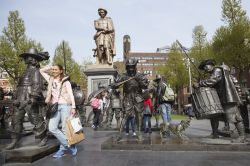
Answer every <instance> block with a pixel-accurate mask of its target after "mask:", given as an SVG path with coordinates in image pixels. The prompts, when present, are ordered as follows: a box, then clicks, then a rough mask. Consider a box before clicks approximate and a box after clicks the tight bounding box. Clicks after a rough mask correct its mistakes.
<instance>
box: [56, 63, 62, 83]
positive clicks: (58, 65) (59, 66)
mask: <svg viewBox="0 0 250 166" xmlns="http://www.w3.org/2000/svg"><path fill="white" fill-rule="evenodd" d="M54 66H57V67H58V68H59V70H61V71H62V73H61V75H60V80H62V79H63V75H64V70H63V67H62V65H60V64H54Z"/></svg>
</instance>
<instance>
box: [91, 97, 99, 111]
mask: <svg viewBox="0 0 250 166" xmlns="http://www.w3.org/2000/svg"><path fill="white" fill-rule="evenodd" d="M90 105H91V107H92V108H94V109H97V108H98V107H99V106H100V102H99V99H97V98H94V99H93V100H92V101H91V103H90Z"/></svg>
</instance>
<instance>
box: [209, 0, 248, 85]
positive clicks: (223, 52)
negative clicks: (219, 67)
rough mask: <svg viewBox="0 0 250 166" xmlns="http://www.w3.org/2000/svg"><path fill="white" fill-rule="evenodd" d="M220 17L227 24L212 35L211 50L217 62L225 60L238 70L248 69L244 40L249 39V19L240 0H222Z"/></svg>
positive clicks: (240, 78)
mask: <svg viewBox="0 0 250 166" xmlns="http://www.w3.org/2000/svg"><path fill="white" fill-rule="evenodd" d="M222 9H223V12H222V17H223V18H224V20H225V21H226V22H227V23H228V26H221V27H220V28H218V29H217V30H216V33H215V35H214V37H213V43H212V47H213V52H214V55H215V59H216V60H217V62H220V63H221V62H225V63H226V64H227V65H229V66H230V67H234V68H235V69H237V70H238V72H239V80H240V81H241V80H242V74H243V71H245V70H249V66H250V48H249V47H248V45H247V44H246V42H245V41H246V40H249V39H250V21H249V19H248V17H247V16H246V12H245V11H244V10H242V8H241V1H240V0H224V1H223V5H222Z"/></svg>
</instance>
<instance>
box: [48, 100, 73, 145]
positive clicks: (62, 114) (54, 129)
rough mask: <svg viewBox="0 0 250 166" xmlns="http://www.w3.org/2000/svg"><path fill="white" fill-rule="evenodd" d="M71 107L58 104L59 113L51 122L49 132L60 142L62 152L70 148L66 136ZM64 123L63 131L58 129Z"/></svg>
mask: <svg viewBox="0 0 250 166" xmlns="http://www.w3.org/2000/svg"><path fill="white" fill-rule="evenodd" d="M70 110H71V105H68V104H58V111H57V113H56V114H55V115H54V116H53V117H52V118H50V120H49V131H50V132H51V133H52V134H53V135H54V136H55V137H56V138H57V139H58V140H59V142H60V143H61V145H60V150H65V149H66V147H67V146H68V141H67V138H66V135H65V124H66V119H67V118H68V117H69V116H70ZM60 121H61V123H62V129H61V130H60V129H59V128H58V125H59V123H60Z"/></svg>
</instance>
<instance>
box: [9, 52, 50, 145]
mask: <svg viewBox="0 0 250 166" xmlns="http://www.w3.org/2000/svg"><path fill="white" fill-rule="evenodd" d="M20 57H22V58H23V59H24V61H25V63H26V70H25V72H24V73H23V74H22V76H21V77H20V79H19V81H18V85H17V89H16V94H15V95H14V96H15V98H14V101H13V105H14V114H13V117H12V123H11V125H12V126H11V128H12V131H11V132H12V133H11V138H12V141H11V143H10V144H9V145H8V146H7V147H6V149H14V148H16V147H17V145H18V142H19V140H20V138H21V133H22V130H23V121H24V116H25V114H26V113H27V114H28V116H29V119H30V122H31V123H32V124H33V125H34V128H33V132H34V134H35V136H36V138H39V139H40V143H39V144H38V146H44V145H45V144H46V142H47V126H46V123H45V120H44V117H43V116H42V113H41V112H40V109H39V108H40V107H41V106H42V105H44V96H43V94H42V90H43V81H42V76H41V74H40V71H39V68H40V65H39V62H40V61H43V60H47V59H49V55H48V52H38V51H37V49H35V48H30V49H28V50H27V51H26V52H25V53H23V54H21V55H20Z"/></svg>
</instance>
